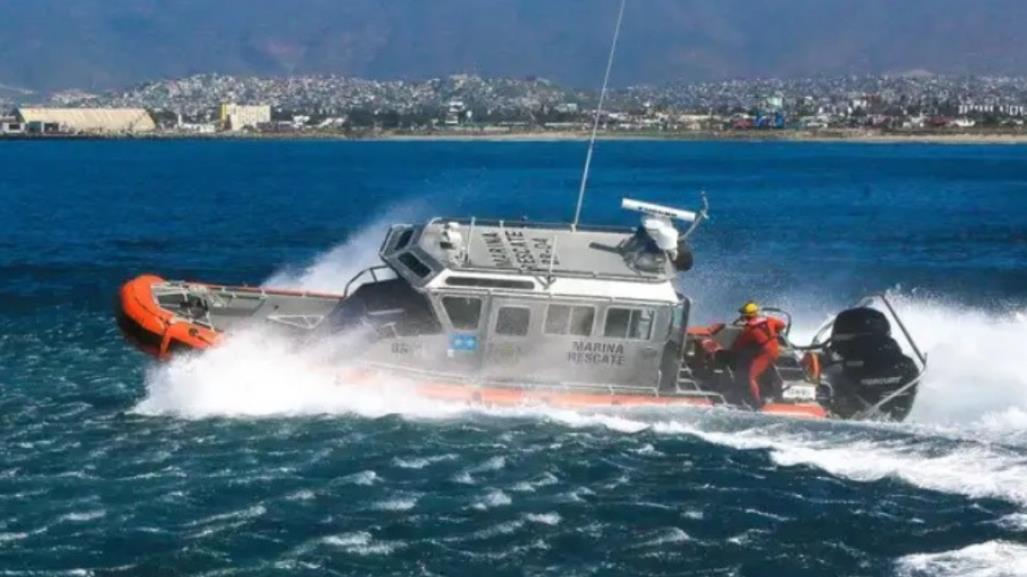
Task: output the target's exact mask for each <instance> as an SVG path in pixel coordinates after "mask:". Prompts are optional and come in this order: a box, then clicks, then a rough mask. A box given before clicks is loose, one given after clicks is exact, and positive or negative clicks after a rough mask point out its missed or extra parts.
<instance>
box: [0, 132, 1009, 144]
mask: <svg viewBox="0 0 1027 577" xmlns="http://www.w3.org/2000/svg"><path fill="white" fill-rule="evenodd" d="M589 136H590V133H589V132H587V131H566V130H561V131H543V130H539V131H519V132H497V131H471V130H465V131H446V132H441V131H440V132H432V133H412V132H402V131H377V132H374V131H367V132H356V133H342V132H328V133H324V132H322V133H319V132H281V133H257V132H238V133H235V132H222V133H216V134H192V133H180V132H158V133H151V134H53V135H25V134H20V135H0V141H4V140H12V141H13V140H21V141H42V140H143V141H145V140H251V141H252V140H345V141H370V142H387V141H394V142H402V141H410V142H416V141H439V142H446V141H449V142H472V141H476V142H563V141H585V140H588V138H589ZM598 139H600V140H622V141H628V140H639V141H695V142H754V143H757V142H824V143H847V142H848V143H862V144H907V143H908V144H953V145H968V144H1007V145H1019V144H1027V132H999V131H994V132H989V131H959V132H956V131H952V132H950V131H942V130H938V131H916V132H913V131H910V132H903V131H871V130H860V129H836V130H726V131H675V132H663V131H650V132H642V131H638V132H621V131H604V132H600V133H599V134H598Z"/></svg>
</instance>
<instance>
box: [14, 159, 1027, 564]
mask: <svg viewBox="0 0 1027 577" xmlns="http://www.w3.org/2000/svg"><path fill="white" fill-rule="evenodd" d="M583 156H584V145H583V144H582V143H574V142H570V143H473V142H472V143H445V142H366V143H362V142H284V141H283V142H245V141H240V142H220V141H217V142H214V141H212V142H203V141H199V142H189V141H175V142H130V141H117V142H114V141H112V142H102V141H101V142H0V575H12V576H13V575H97V576H101V575H279V574H297V575H446V576H457V575H467V576H477V575H482V574H489V575H560V576H568V575H630V576H643V575H644V576H648V575H739V576H762V575H782V576H802V575H809V576H813V575H825V576H827V575H906V576H957V575H958V576H966V575H969V576H976V577H984V576H988V577H997V576H1008V575H1027V428H1025V427H1027V369H1025V367H1024V365H1023V362H1024V359H1025V358H1027V148H1024V147H1013V146H1009V147H1006V146H995V147H993V146H970V147H963V146H930V145H923V146H921V145H856V144H777V143H671V142H667V143H662V142H602V143H600V144H599V146H598V149H597V154H596V158H595V163H594V165H593V166H594V173H593V175H592V178H591V183H592V186H591V190H590V193H589V195H588V198H587V204H586V206H585V211H584V216H585V220H586V221H588V222H596V223H622V224H628V223H631V222H632V221H633V216H632V215H630V214H627V213H623V212H622V211H620V210H619V208H618V206H619V200H620V198H621V196H634V197H637V198H641V199H645V200H651V201H656V202H663V203H669V204H674V205H679V206H684V207H688V206H694V205H696V204H697V202H698V200H697V199H698V192H699V191H700V190H705V191H707V193H708V195H709V199H710V203H711V213H712V219H711V221H710V222H708V223H707V224H706V225H705V226H704V227H703V228H702V229H701V230H700V231H699V233H697V236H696V238H695V242H694V245H695V252H696V266H695V269H694V270H693V271H692V272H690V273H688V274H687V275H685V276H684V277H683V279H682V283H683V287H684V288H685V290H686V292H688V293H689V295H690V296H692V297H693V299H694V300H695V317H696V320H697V321H698V322H705V321H712V320H715V319H718V318H723V317H725V316H729V315H731V314H732V312H733V311H734V309H735V308H737V306H738V303H740V302H742V301H744V300H746V299H749V298H755V299H758V300H760V301H761V302H764V303H766V304H776V305H779V306H783V307H785V308H788V309H790V310H792V311H793V312H794V313H795V315H796V319H797V323H798V331H799V332H801V333H804V334H809V332H810V331H812V330H813V329H814V328H815V327H816V325H817V324H818V323H819V322H821V321H822V320H824V319H825V318H827V316H828V315H829V314H830V313H831V312H832V311H835V310H837V309H839V308H841V307H843V306H845V305H847V304H850V303H852V302H853V301H854V300H856V299H858V298H859V297H860V296H862V295H865V294H869V293H872V292H879V291H888V292H889V293H890V294H891V295H892V296H893V298H894V300H895V301H896V303H897V304H898V307H899V309H900V311H901V312H902V314H903V316H904V318H905V319H906V321H907V323H908V325H909V328H910V330H911V331H912V332H913V333H914V335H915V336H916V337H917V339H918V340H919V341H920V344H921V345H922V346H923V348H925V349H926V350H927V352H928V354H929V356H930V363H931V368H930V372H929V374H928V376H927V379H926V381H925V383H924V386H923V389H922V392H921V395H920V398H919V400H918V401H917V405H916V407H915V408H914V411H913V415H912V417H911V419H910V420H909V421H908V422H906V423H902V424H859V423H806V422H795V421H787V420H780V419H773V418H768V417H761V416H756V415H747V414H743V413H739V412H732V411H721V410H710V411H702V410H673V411H668V410H647V411H614V412H609V411H608V412H596V411H580V412H572V411H557V410H544V409H520V410H493V409H481V408H469V407H461V406H452V405H446V404H440V403H434V402H429V401H426V400H423V399H418V398H416V397H413V396H411V395H410V394H409V392H407V391H405V390H404V388H403V387H402V384H401V383H381V386H380V388H378V389H374V388H371V389H367V390H364V391H362V392H360V393H359V394H357V393H354V392H353V391H352V390H349V389H345V388H340V387H338V386H337V384H336V376H335V374H334V371H333V368H334V367H337V366H338V365H339V364H345V362H346V360H347V359H346V346H345V343H344V342H335V343H333V342H326V343H319V344H318V345H317V346H315V347H311V348H308V349H303V350H297V349H296V348H295V347H294V346H293V345H291V344H290V343H283V342H278V341H275V340H273V339H271V338H270V337H268V336H267V335H262V334H259V333H246V334H242V335H239V336H238V338H236V339H234V340H232V341H230V342H229V343H228V344H226V345H225V346H224V347H222V348H219V349H216V350H213V351H209V352H207V353H204V354H199V355H194V356H186V357H182V358H179V359H177V360H175V361H173V362H171V363H167V364H163V365H159V364H157V363H155V362H153V361H151V360H150V359H149V358H147V357H145V356H143V355H142V354H141V353H138V352H136V351H135V350H134V349H132V348H130V347H129V346H128V345H127V344H125V343H124V342H123V341H122V339H121V337H120V336H119V334H118V332H117V330H116V327H115V325H114V321H113V316H112V300H113V297H114V294H115V291H116V290H117V287H118V286H119V283H121V282H122V281H124V280H125V279H127V278H129V277H131V276H133V275H135V274H138V273H141V272H157V273H159V274H162V275H164V276H166V277H168V278H188V279H204V280H211V281H221V282H228V283H250V284H261V283H265V284H270V285H277V286H291V287H300V286H302V287H309V288H317V289H321V290H338V289H339V288H340V287H341V286H342V285H343V284H344V283H345V281H346V280H347V279H348V278H349V276H350V275H352V274H353V273H354V272H356V271H358V270H359V269H360V268H362V267H363V266H365V265H367V264H371V263H373V262H374V260H375V252H376V250H377V247H378V244H379V242H380V240H381V236H382V234H383V231H384V227H385V226H386V225H387V224H388V223H390V222H394V221H404V220H406V221H409V220H414V219H422V218H426V217H430V216H433V215H468V214H475V215H478V216H481V217H513V218H518V217H520V216H522V215H524V216H529V217H532V218H536V219H550V220H566V219H568V218H569V217H570V216H571V215H572V214H573V202H574V198H575V196H576V193H577V180H578V178H579V176H580V166H581V162H582V160H583Z"/></svg>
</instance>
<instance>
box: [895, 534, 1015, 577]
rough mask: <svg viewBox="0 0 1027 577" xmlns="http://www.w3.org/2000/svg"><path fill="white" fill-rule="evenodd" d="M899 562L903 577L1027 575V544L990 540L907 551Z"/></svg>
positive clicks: (1007, 576) (1006, 576) (1010, 576)
mask: <svg viewBox="0 0 1027 577" xmlns="http://www.w3.org/2000/svg"><path fill="white" fill-rule="evenodd" d="M897 566H898V567H897V569H898V574H899V575H902V576H904V577H928V576H929V577H956V576H958V577H1016V576H1022V575H1027V546H1024V545H1021V544H1017V543H1010V542H1008V541H988V542H986V543H980V544H977V545H970V546H969V547H964V548H962V549H957V550H955V551H945V552H942V553H918V554H915V555H907V556H905V557H902V558H901V559H899V561H898V563H897Z"/></svg>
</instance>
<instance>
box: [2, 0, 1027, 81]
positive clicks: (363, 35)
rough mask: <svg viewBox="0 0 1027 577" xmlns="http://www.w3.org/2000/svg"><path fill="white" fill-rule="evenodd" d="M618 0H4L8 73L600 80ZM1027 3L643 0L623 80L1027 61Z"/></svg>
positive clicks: (979, 68) (1011, 68)
mask: <svg viewBox="0 0 1027 577" xmlns="http://www.w3.org/2000/svg"><path fill="white" fill-rule="evenodd" d="M617 2H618V0H430V1H429V0H0V14H3V15H4V21H5V26H4V32H3V34H0V83H3V84H8V85H17V86H27V87H31V88H36V89H55V88H68V87H80V88H85V89H103V88H109V87H117V86H121V85H126V84H131V83H135V82H139V81H142V80H147V79H154V78H162V77H168V76H182V75H187V74H192V73H198V72H224V73H234V74H261V75H283V74H290V73H336V74H347V75H355V76H365V77H371V78H424V77H430V76H437V75H445V74H449V73H454V72H463V71H467V72H478V73H481V74H486V75H509V76H525V75H541V76H545V77H548V78H552V79H554V80H557V81H560V82H563V83H567V84H572V85H577V86H592V85H594V84H596V83H597V82H598V80H597V79H598V77H600V76H601V71H602V66H603V60H604V58H605V51H606V48H607V45H608V42H609V38H610V33H611V29H612V26H613V21H614V18H615V15H616V11H617ZM1025 30H1027V0H977V1H968V0H844V1H843V0H628V9H627V14H626V16H625V23H624V30H623V35H622V50H621V52H620V54H619V57H618V60H617V66H616V68H615V70H614V77H613V82H614V84H617V85H625V84H632V83H642V82H664V81H668V80H677V79H685V80H708V79H720V78H731V77H756V76H760V77H766V76H788V77H795V76H809V75H821V74H846V73H862V72H905V71H909V70H915V69H926V70H930V71H934V72H941V73H955V74H963V73H975V74H1027V41H1025V39H1024V38H1025V37H1027V34H1025V33H1024V31H1025Z"/></svg>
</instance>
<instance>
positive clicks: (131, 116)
mask: <svg viewBox="0 0 1027 577" xmlns="http://www.w3.org/2000/svg"><path fill="white" fill-rule="evenodd" d="M15 118H17V119H18V121H19V122H20V123H21V124H22V129H23V130H24V131H25V132H26V133H29V134H44V133H65V134H138V133H145V132H153V131H155V130H156V129H157V125H156V123H154V121H153V117H152V116H150V113H149V112H147V111H146V110H145V109H143V108H18V109H16V111H15Z"/></svg>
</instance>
